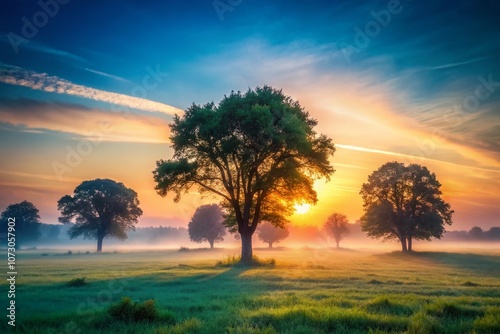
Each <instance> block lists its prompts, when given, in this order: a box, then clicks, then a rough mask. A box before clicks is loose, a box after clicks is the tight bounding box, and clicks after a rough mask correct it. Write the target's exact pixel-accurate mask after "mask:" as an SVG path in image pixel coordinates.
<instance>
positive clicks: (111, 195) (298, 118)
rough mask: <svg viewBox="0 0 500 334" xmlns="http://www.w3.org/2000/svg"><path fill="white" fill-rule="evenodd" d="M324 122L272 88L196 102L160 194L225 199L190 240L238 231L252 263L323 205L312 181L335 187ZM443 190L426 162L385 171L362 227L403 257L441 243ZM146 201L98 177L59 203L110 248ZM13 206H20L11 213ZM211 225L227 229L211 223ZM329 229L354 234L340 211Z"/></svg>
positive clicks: (203, 217)
mask: <svg viewBox="0 0 500 334" xmlns="http://www.w3.org/2000/svg"><path fill="white" fill-rule="evenodd" d="M317 124H318V122H317V120H316V119H314V118H313V117H311V116H310V114H309V113H308V112H307V111H305V110H304V108H303V107H302V106H301V105H300V104H299V103H298V102H297V101H294V100H293V99H292V98H290V97H289V96H286V95H285V94H283V92H282V91H281V90H276V89H273V88H271V87H269V86H264V87H257V88H256V89H255V90H252V89H249V90H248V91H247V92H245V93H241V92H234V91H233V92H231V94H230V95H228V96H224V98H223V99H222V100H221V102H220V103H219V104H218V105H216V104H214V103H213V102H211V103H207V104H204V105H196V104H193V105H192V106H191V107H189V108H188V109H187V110H186V111H185V112H184V114H183V115H176V116H174V119H173V122H172V123H171V124H170V141H171V143H172V148H173V150H174V154H173V156H172V157H171V158H170V159H168V160H159V161H157V162H156V168H155V169H154V170H153V179H154V181H155V190H156V191H157V193H158V194H159V195H160V196H166V195H167V194H170V193H173V194H174V195H175V197H174V201H175V202H178V201H179V200H180V199H181V196H182V194H183V193H185V192H186V191H187V190H189V189H191V188H196V189H197V190H199V191H200V192H201V193H206V194H212V195H215V196H217V197H218V198H220V203H219V205H218V207H220V210H221V211H220V212H219V211H217V210H216V208H215V206H213V207H212V209H210V208H209V207H207V208H198V209H197V212H195V214H194V216H193V218H192V219H191V221H190V222H189V226H190V228H189V230H190V236H191V239H192V240H193V241H208V242H209V244H210V246H211V247H213V244H214V243H215V242H217V241H218V240H221V238H223V237H224V234H225V229H224V228H227V229H228V231H229V232H231V233H237V234H238V236H239V238H240V240H241V261H242V262H245V263H249V262H251V261H252V259H253V247H252V236H253V234H254V233H255V232H256V231H257V230H258V226H259V225H260V226H261V227H262V229H260V230H259V231H262V232H259V233H258V235H264V234H266V233H264V231H266V229H267V230H268V231H271V232H272V233H274V234H276V235H280V233H282V234H281V235H282V236H283V235H285V234H286V232H277V231H279V230H273V229H270V227H273V228H277V229H282V230H284V231H286V225H287V223H288V220H287V217H288V216H290V215H291V214H292V213H293V211H294V205H295V204H296V203H309V204H316V202H317V200H318V199H317V194H316V191H315V190H314V188H313V182H314V181H315V180H317V179H319V178H325V179H326V180H327V181H328V180H329V179H330V177H331V176H332V175H333V174H334V172H335V169H334V168H333V166H332V164H331V162H330V159H331V158H332V157H333V155H334V153H335V150H336V149H335V145H334V143H333V141H332V139H331V138H328V137H327V136H325V135H323V134H319V133H317V132H316V130H315V129H314V128H315V126H316V125H317ZM440 187H441V184H440V183H439V181H438V180H437V178H436V175H435V174H434V173H432V172H430V171H429V170H428V169H427V168H426V167H425V166H421V165H418V164H409V165H404V164H403V163H399V162H388V163H386V164H384V165H382V166H381V167H380V168H379V169H378V170H376V171H374V172H373V173H372V174H370V175H369V176H368V181H367V182H366V183H364V184H363V185H362V187H361V191H360V195H361V196H362V198H363V210H364V214H363V216H362V217H361V226H362V229H363V231H364V232H366V233H367V235H368V236H370V237H373V238H384V239H397V240H399V242H400V243H401V249H402V250H403V251H411V250H412V245H413V240H430V239H431V238H441V237H442V235H443V233H444V231H445V225H451V224H452V214H453V210H452V209H451V207H450V205H449V204H448V203H446V202H445V201H444V200H443V199H442V192H441V190H440ZM23 203H24V202H23ZM139 204H140V203H139V199H138V198H137V193H136V192H135V191H134V190H133V189H130V188H127V187H125V186H124V184H123V183H120V182H116V181H113V180H109V179H95V180H90V181H84V182H82V183H81V184H80V185H79V186H78V187H77V188H76V189H75V190H74V193H73V195H66V196H63V197H62V198H61V199H60V200H59V201H58V203H57V207H58V210H59V211H61V216H60V218H59V222H61V223H64V224H68V223H72V224H73V225H72V227H71V228H70V230H69V231H68V233H69V236H70V237H71V238H76V237H78V236H83V237H84V238H90V239H95V240H97V251H101V250H102V245H103V240H104V239H105V238H118V239H125V238H126V237H127V231H129V230H133V229H134V228H135V225H136V224H137V222H138V218H139V217H140V216H141V215H142V210H141V209H140V207H139ZM23 206H25V207H26V208H27V204H26V203H24V204H23ZM14 209H16V210H17V209H18V207H15V208H11V207H10V206H9V208H8V209H7V211H9V210H14ZM199 210H200V211H199ZM28 211H30V214H31V216H27V218H26V222H27V223H25V222H24V220H23V219H22V218H21V217H22V216H19V218H17V219H18V220H19V222H20V224H21V225H22V226H24V225H26V226H28V225H29V224H38V223H39V216H38V212H37V210H36V212H35V211H34V210H33V208H30V210H28ZM216 211H217V212H216ZM4 213H5V212H4ZM10 214H12V213H11V212H7V214H6V216H8V215H10ZM3 217H4V215H3V214H2V218H3ZM211 220H214V221H219V222H222V223H217V224H215V223H214V224H212V223H208V221H211ZM202 221H204V222H205V223H204V225H200V222H202ZM23 224H24V225H23ZM32 226H34V225H32ZM266 226H270V227H267V228H266ZM325 230H326V231H328V232H329V233H331V235H332V236H333V237H334V239H335V240H336V243H337V245H339V242H340V241H341V240H342V238H343V237H344V236H345V235H346V234H347V233H348V222H347V218H346V217H345V216H344V215H342V214H341V213H338V212H337V213H334V214H332V215H331V216H329V217H328V220H327V221H326V223H325ZM271 232H268V233H267V235H269V234H270V233H271ZM201 234H203V236H202V237H200V235H201ZM263 238H264V237H263ZM272 243H273V242H271V243H270V246H272Z"/></svg>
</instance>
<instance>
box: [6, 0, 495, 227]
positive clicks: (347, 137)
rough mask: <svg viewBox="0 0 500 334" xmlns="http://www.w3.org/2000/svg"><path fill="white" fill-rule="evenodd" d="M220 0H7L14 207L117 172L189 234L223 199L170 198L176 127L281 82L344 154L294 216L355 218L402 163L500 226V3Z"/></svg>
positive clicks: (462, 221) (465, 217) (480, 219)
mask: <svg viewBox="0 0 500 334" xmlns="http://www.w3.org/2000/svg"><path fill="white" fill-rule="evenodd" d="M62 3H65V4H62ZM214 3H215V2H211V1H194V2H192V3H191V4H190V5H188V4H185V3H180V2H174V3H169V4H159V5H157V6H153V5H152V4H150V3H148V4H141V3H140V2H137V1H133V0H130V1H123V2H116V3H115V6H106V7H98V6H97V2H89V3H87V2H86V3H77V2H63V1H61V2H60V3H59V2H58V3H57V4H58V8H57V12H55V10H54V8H52V12H50V11H51V9H50V8H49V9H47V8H45V7H43V6H41V5H40V4H39V3H36V2H35V3H27V2H15V3H12V2H10V3H9V4H7V5H5V7H7V10H5V11H3V12H2V13H1V14H0V17H1V18H2V20H0V140H1V142H2V145H1V153H2V157H3V159H2V162H1V165H0V186H1V187H2V190H3V191H2V193H1V194H0V212H1V211H3V210H5V209H6V207H7V206H8V205H10V204H14V203H19V202H21V201H23V200H27V201H30V202H32V203H33V204H35V206H36V207H37V208H38V209H39V210H40V216H41V220H42V222H49V221H50V222H57V218H58V217H59V215H60V214H59V212H58V211H57V200H59V199H60V198H61V197H62V196H64V195H69V194H73V190H74V189H75V187H76V186H78V184H80V183H81V182H82V181H85V180H93V179H97V178H110V179H113V180H115V181H117V182H122V183H124V184H125V186H126V187H129V188H132V189H134V190H135V191H136V192H137V193H138V197H139V200H140V202H141V204H140V207H141V208H142V209H143V211H144V215H143V216H142V217H141V218H140V219H139V223H138V225H137V227H148V226H152V227H159V226H160V225H163V226H172V227H187V224H188V221H189V219H190V218H191V217H192V215H193V214H194V211H195V210H196V208H197V207H199V206H200V205H203V204H209V203H218V202H219V200H218V199H217V198H214V197H202V196H201V195H200V194H199V193H198V192H197V191H196V189H194V188H193V189H191V190H190V192H189V193H188V194H186V195H185V196H184V197H183V198H182V199H181V201H180V202H179V203H174V202H173V200H172V198H173V196H172V195H169V196H167V197H166V198H162V197H160V196H159V195H158V194H156V192H155V190H154V186H155V185H154V181H153V174H152V171H153V169H154V168H155V163H156V161H157V160H159V159H168V158H170V157H171V156H172V153H173V151H172V149H171V148H170V147H169V141H168V135H169V128H168V124H169V123H170V122H171V121H172V119H173V116H174V115H175V114H181V113H182V112H183V110H185V109H187V108H188V107H189V106H190V105H191V104H192V103H196V104H205V103H208V102H211V101H213V102H215V103H218V102H219V101H220V100H221V99H222V98H223V97H224V94H226V95H227V94H229V93H230V92H231V91H233V90H234V91H238V90H241V91H243V92H244V91H246V90H248V89H249V88H252V89H253V88H255V87H258V86H264V85H270V86H272V87H273V88H276V89H282V90H283V93H284V94H285V95H287V96H291V97H292V99H294V100H295V101H298V102H299V103H300V105H301V106H302V107H303V108H304V109H305V110H306V111H308V112H309V113H310V115H311V116H312V117H314V118H316V119H317V120H318V125H317V126H316V128H315V129H316V130H317V132H318V133H322V134H326V135H327V136H329V137H330V138H332V139H333V142H334V143H335V147H336V149H337V151H336V153H335V155H334V157H333V158H332V159H331V160H330V161H331V163H332V165H333V167H334V168H335V169H336V172H335V173H334V174H333V176H332V178H331V181H330V182H329V183H325V182H324V180H318V181H316V182H315V190H316V191H317V193H318V203H317V205H316V206H313V205H311V207H309V208H307V209H304V210H303V211H304V212H302V213H301V214H299V212H296V213H295V214H294V215H292V216H291V217H290V221H291V224H293V225H298V226H308V225H310V226H317V227H321V226H322V225H323V224H324V222H325V220H326V218H327V217H328V215H330V213H332V211H339V212H342V213H344V214H346V215H347V217H348V218H349V221H350V222H351V223H353V222H356V221H357V220H358V219H359V218H360V217H361V216H362V199H361V196H360V195H359V191H360V189H361V186H362V184H363V183H364V182H366V181H367V178H368V175H369V174H370V173H371V172H372V171H374V170H376V169H377V168H379V167H380V166H381V165H382V164H384V163H386V162H389V161H399V162H404V163H405V164H408V163H418V164H421V165H423V166H426V167H428V168H429V170H430V171H431V172H433V173H435V174H436V175H437V179H438V180H439V181H440V182H441V184H442V188H441V189H442V191H443V198H444V199H445V201H447V202H448V203H450V204H451V208H452V209H453V210H455V214H454V216H453V222H454V223H453V225H451V226H449V227H448V226H447V230H448V231H463V230H469V229H470V228H472V227H473V226H479V227H481V228H483V229H484V230H487V229H489V228H491V227H495V226H500V221H499V220H498V217H500V193H499V191H498V189H500V178H499V177H498V176H499V174H500V137H499V136H500V63H499V62H498V61H497V59H498V58H499V57H500V40H499V39H498V31H499V27H498V23H497V16H498V12H499V10H500V7H499V6H498V4H497V3H496V2H494V1H483V2H480V3H479V4H478V3H473V4H470V3H468V2H467V1H459V2H451V1H444V2H442V3H438V4H422V3H416V2H410V1H408V0H402V1H373V2H371V3H370V4H368V3H365V4H364V5H362V6H356V5H353V4H350V3H349V2H347V1H340V2H336V3H333V4H332V3H330V2H326V1H313V2H308V3H306V4H305V3H289V2H285V1H283V0H281V1H277V2H272V3H270V2H266V1H257V2H255V3H250V2H244V1H240V2H238V4H237V5H234V6H229V7H230V9H228V8H229V7H224V8H225V9H224V8H222V9H221V8H220V7H215V6H214ZM235 3H236V2H235ZM38 13H45V14H44V15H45V16H43V15H41V14H38ZM51 13H52V14H53V15H50V14H51ZM429 14H432V15H429ZM37 15H38V16H37ZM42 16H43V17H46V18H47V20H46V22H45V23H44V24H41V23H43V22H39V21H37V20H39V19H40V17H42ZM464 17H467V18H468V19H467V20H464ZM23 18H25V20H24V19H23ZM37 22H38V23H37ZM93 22H100V23H101V24H102V25H95V24H94V23H93ZM270 22H272V23H270ZM130 23H132V24H130ZM377 27H378V28H377ZM370 29H375V30H370ZM62 32H65V33H62ZM56 224H59V223H56Z"/></svg>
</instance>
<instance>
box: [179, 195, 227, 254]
mask: <svg viewBox="0 0 500 334" xmlns="http://www.w3.org/2000/svg"><path fill="white" fill-rule="evenodd" d="M222 223H223V215H222V209H221V208H220V206H218V205H217V204H207V205H202V206H200V207H198V208H197V209H196V211H195V212H194V215H193V217H192V218H191V221H190V222H189V224H188V233H189V239H191V241H194V242H198V243H200V242H203V241H208V243H209V244H210V248H214V243H215V242H218V241H223V240H224V236H225V235H226V228H225V226H224V225H223V224H222Z"/></svg>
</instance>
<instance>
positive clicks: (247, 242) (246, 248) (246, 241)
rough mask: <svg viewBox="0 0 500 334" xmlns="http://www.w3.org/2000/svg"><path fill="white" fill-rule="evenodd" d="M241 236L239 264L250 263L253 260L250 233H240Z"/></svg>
mask: <svg viewBox="0 0 500 334" xmlns="http://www.w3.org/2000/svg"><path fill="white" fill-rule="evenodd" d="M240 235H241V260H240V261H241V262H242V263H251V262H252V259H253V250H252V233H250V232H249V231H247V232H245V233H240Z"/></svg>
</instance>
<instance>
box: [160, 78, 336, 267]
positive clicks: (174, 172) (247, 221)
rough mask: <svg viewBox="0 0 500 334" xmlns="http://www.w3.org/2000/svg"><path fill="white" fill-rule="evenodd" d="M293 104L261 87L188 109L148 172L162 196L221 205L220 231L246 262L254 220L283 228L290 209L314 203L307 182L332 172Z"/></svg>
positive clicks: (326, 149) (326, 150)
mask: <svg viewBox="0 0 500 334" xmlns="http://www.w3.org/2000/svg"><path fill="white" fill-rule="evenodd" d="M316 124H317V121H316V120H315V119H313V118H312V117H310V116H309V114H308V113H307V112H306V111H304V109H303V108H302V107H301V106H300V105H299V103H298V102H296V101H293V100H292V99H291V98H290V97H288V96H285V95H284V94H283V92H282V91H281V90H276V89H273V88H271V87H268V86H264V87H258V88H256V89H255V90H250V89H249V90H248V91H247V92H246V93H244V94H243V93H241V92H231V94H230V95H229V96H224V98H223V99H222V101H221V102H220V103H219V105H215V104H214V103H213V102H212V103H207V104H205V105H196V104H193V105H192V106H191V107H190V108H188V109H187V110H186V111H185V113H184V115H182V116H175V117H174V120H173V122H172V124H171V125H170V130H171V136H170V140H171V142H172V147H173V149H174V155H173V157H172V159H170V160H159V161H157V163H156V169H155V170H154V171H153V174H154V180H155V182H156V191H157V192H158V194H160V195H161V196H166V195H167V193H170V192H172V193H174V194H175V199H174V200H175V201H179V200H180V198H181V194H182V193H183V192H185V191H187V190H188V189H190V188H191V187H193V186H194V187H197V188H198V189H199V190H200V191H201V192H203V193H211V194H215V195H217V196H219V198H221V200H222V203H221V205H222V206H223V207H224V208H229V209H230V211H231V212H230V213H229V217H233V219H228V220H227V224H228V225H229V226H234V227H235V229H237V231H238V232H239V233H240V236H241V241H242V254H241V255H242V256H241V259H242V261H243V262H250V261H252V235H253V233H254V232H255V229H256V228H257V225H258V224H259V222H260V221H261V220H267V221H270V222H271V223H272V224H274V225H276V226H284V224H285V223H286V222H287V220H286V217H287V216H288V215H290V214H291V213H293V204H294V203H295V202H306V203H316V201H317V196H316V192H315V191H314V189H313V181H314V180H315V179H317V178H321V177H325V178H327V179H329V176H330V175H331V174H332V173H333V172H334V169H333V167H332V166H331V165H330V162H329V157H330V156H332V155H333V153H334V152H335V147H334V145H333V143H332V140H331V139H329V138H327V137H326V136H324V135H318V134H317V133H316V132H315V131H314V129H313V128H314V126H316Z"/></svg>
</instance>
